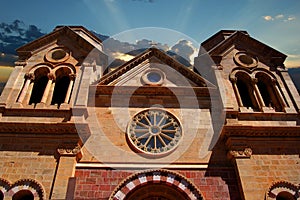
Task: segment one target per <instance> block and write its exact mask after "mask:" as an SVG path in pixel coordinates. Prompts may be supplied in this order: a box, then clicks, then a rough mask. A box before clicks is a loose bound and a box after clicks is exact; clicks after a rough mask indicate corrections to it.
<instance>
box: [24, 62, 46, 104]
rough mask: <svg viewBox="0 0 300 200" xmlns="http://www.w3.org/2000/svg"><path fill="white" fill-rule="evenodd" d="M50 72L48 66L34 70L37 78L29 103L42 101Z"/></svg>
mask: <svg viewBox="0 0 300 200" xmlns="http://www.w3.org/2000/svg"><path fill="white" fill-rule="evenodd" d="M48 73H49V69H48V68H46V67H41V68H38V69H37V70H35V71H34V76H35V79H34V85H33V89H32V93H31V97H30V100H29V104H37V103H40V102H41V99H42V97H43V94H44V91H45V88H46V86H47V83H48Z"/></svg>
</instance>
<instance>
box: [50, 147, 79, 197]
mask: <svg viewBox="0 0 300 200" xmlns="http://www.w3.org/2000/svg"><path fill="white" fill-rule="evenodd" d="M57 152H58V154H59V163H58V166H57V171H56V175H55V180H54V185H53V190H52V191H53V192H52V194H51V198H50V199H68V198H67V189H68V182H69V178H70V177H74V174H75V166H76V162H77V160H78V159H80V158H81V156H82V154H81V147H80V146H79V145H78V146H76V147H75V148H73V149H72V148H66V147H62V148H58V149H57Z"/></svg>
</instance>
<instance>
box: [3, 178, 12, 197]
mask: <svg viewBox="0 0 300 200" xmlns="http://www.w3.org/2000/svg"><path fill="white" fill-rule="evenodd" d="M10 188H11V184H10V183H9V182H8V181H7V180H5V179H2V178H0V192H2V193H3V194H4V193H6V192H8V191H9V189H10Z"/></svg>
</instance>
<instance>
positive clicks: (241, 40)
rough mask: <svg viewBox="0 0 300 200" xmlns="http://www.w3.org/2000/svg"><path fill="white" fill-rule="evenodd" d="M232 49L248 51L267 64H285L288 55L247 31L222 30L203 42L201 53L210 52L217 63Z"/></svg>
mask: <svg viewBox="0 0 300 200" xmlns="http://www.w3.org/2000/svg"><path fill="white" fill-rule="evenodd" d="M230 49H238V50H239V51H245V52H248V53H250V54H252V55H254V56H255V57H257V58H258V60H259V61H260V62H262V63H264V64H265V65H268V66H275V67H277V66H284V65H283V62H284V61H285V59H286V57H287V56H286V55H284V54H283V53H281V52H279V51H277V50H275V49H273V48H272V47H270V46H268V45H266V44H264V43H262V42H260V41H258V40H256V39H254V38H252V37H250V36H249V34H248V33H247V32H246V31H220V32H218V33H217V34H215V35H214V36H212V37H211V38H209V39H207V40H206V41H204V42H203V43H202V44H201V48H200V51H199V55H201V54H206V53H208V54H209V55H210V56H211V58H212V59H213V60H214V62H215V63H216V64H219V63H220V61H221V59H222V57H223V56H224V55H226V54H227V53H228V51H229V50H230Z"/></svg>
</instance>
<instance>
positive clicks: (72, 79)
mask: <svg viewBox="0 0 300 200" xmlns="http://www.w3.org/2000/svg"><path fill="white" fill-rule="evenodd" d="M69 77H70V83H69V87H68V90H67V94H66V97H65V101H64V103H65V104H68V103H69V99H70V96H71V92H72V88H73V84H74V80H75V77H76V74H69Z"/></svg>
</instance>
